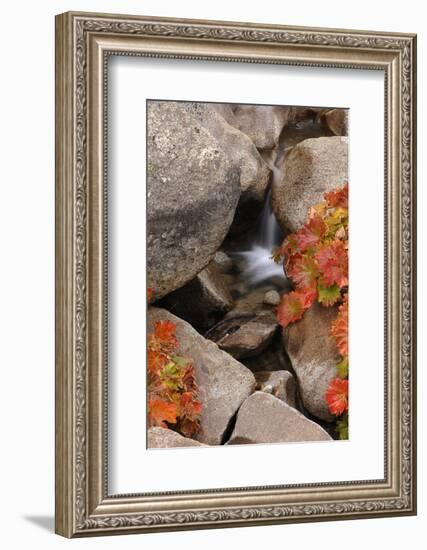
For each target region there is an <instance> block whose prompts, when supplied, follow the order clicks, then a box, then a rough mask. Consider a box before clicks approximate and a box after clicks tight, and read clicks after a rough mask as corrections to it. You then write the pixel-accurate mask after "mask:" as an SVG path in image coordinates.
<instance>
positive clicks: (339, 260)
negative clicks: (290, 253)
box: [314, 239, 348, 288]
mask: <svg viewBox="0 0 427 550" xmlns="http://www.w3.org/2000/svg"><path fill="white" fill-rule="evenodd" d="M314 257H315V259H316V262H317V267H318V269H319V272H320V274H321V276H322V281H323V284H324V285H325V286H327V287H329V286H332V285H333V284H334V283H336V284H337V285H338V286H339V287H340V288H342V287H344V286H347V285H348V254H347V248H346V244H345V243H344V242H343V241H341V240H338V239H337V240H334V241H332V242H330V243H326V244H324V245H322V246H321V247H320V248H319V250H318V251H317V252H316V254H315V256H314Z"/></svg>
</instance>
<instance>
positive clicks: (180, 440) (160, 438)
mask: <svg viewBox="0 0 427 550" xmlns="http://www.w3.org/2000/svg"><path fill="white" fill-rule="evenodd" d="M147 447H148V449H170V448H171V447H205V445H204V444H203V443H200V442H199V441H195V440H194V439H190V438H189V437H184V436H183V435H181V434H179V433H177V432H174V431H173V430H168V429H166V428H157V427H156V428H149V429H148V432H147Z"/></svg>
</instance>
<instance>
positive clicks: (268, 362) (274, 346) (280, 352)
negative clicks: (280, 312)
mask: <svg viewBox="0 0 427 550" xmlns="http://www.w3.org/2000/svg"><path fill="white" fill-rule="evenodd" d="M242 363H243V364H244V365H246V366H247V367H248V368H249V369H250V370H251V371H252V372H253V373H255V374H256V373H257V372H262V371H268V372H273V371H277V370H287V371H292V365H291V363H290V361H289V358H288V356H287V355H286V353H285V349H284V347H283V342H282V336H281V334H280V332H279V333H277V334H276V335H275V336H274V337H273V341H272V342H271V344H270V345H269V346H268V348H267V349H265V350H264V351H263V352H262V353H260V354H259V355H256V356H254V357H244V358H243V359H242Z"/></svg>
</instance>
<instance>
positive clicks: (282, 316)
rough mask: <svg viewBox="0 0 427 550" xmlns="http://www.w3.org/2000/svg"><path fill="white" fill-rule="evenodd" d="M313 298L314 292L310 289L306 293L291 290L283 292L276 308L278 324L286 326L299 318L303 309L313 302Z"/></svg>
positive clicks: (302, 313)
mask: <svg viewBox="0 0 427 550" xmlns="http://www.w3.org/2000/svg"><path fill="white" fill-rule="evenodd" d="M314 298H315V294H313V292H312V291H310V292H307V293H304V292H302V291H292V292H289V293H288V294H284V295H283V296H282V300H281V302H280V304H279V306H278V308H277V319H278V321H279V323H280V325H282V327H287V326H288V325H289V323H293V322H294V321H298V319H301V318H302V316H303V315H304V311H305V310H306V309H307V308H309V307H310V306H311V304H312V303H313V301H314Z"/></svg>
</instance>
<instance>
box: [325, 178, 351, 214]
mask: <svg viewBox="0 0 427 550" xmlns="http://www.w3.org/2000/svg"><path fill="white" fill-rule="evenodd" d="M325 200H326V202H327V203H328V206H330V207H341V208H348V183H347V184H346V185H344V187H342V188H341V189H337V190H335V191H331V192H329V193H325Z"/></svg>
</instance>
